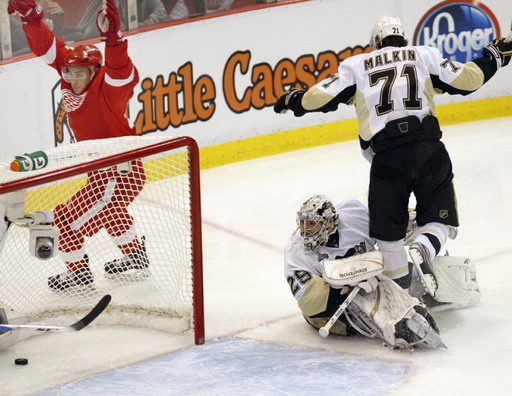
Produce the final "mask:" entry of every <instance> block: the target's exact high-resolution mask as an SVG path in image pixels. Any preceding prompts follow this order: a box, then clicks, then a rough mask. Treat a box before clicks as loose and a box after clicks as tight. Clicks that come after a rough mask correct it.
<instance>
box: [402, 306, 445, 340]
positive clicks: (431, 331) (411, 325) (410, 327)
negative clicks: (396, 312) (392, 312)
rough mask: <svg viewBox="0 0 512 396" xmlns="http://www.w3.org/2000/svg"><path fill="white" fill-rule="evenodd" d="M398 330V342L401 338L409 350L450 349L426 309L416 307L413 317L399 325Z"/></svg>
mask: <svg viewBox="0 0 512 396" xmlns="http://www.w3.org/2000/svg"><path fill="white" fill-rule="evenodd" d="M416 311H419V312H416ZM428 319H430V320H428ZM400 325H401V326H400ZM396 328H397V334H396V337H397V341H398V340H399V339H400V338H401V339H403V340H404V346H405V347H407V348H410V347H414V346H417V347H419V348H429V349H448V348H447V347H446V345H445V344H444V342H443V341H442V340H441V336H440V335H439V330H438V328H437V324H436V323H435V321H434V319H433V318H432V317H431V316H430V314H429V313H428V312H427V311H426V309H424V308H422V307H419V306H416V307H415V311H413V314H412V316H411V317H410V318H408V319H404V320H403V321H402V323H398V324H397V325H396ZM397 344H399V342H397Z"/></svg>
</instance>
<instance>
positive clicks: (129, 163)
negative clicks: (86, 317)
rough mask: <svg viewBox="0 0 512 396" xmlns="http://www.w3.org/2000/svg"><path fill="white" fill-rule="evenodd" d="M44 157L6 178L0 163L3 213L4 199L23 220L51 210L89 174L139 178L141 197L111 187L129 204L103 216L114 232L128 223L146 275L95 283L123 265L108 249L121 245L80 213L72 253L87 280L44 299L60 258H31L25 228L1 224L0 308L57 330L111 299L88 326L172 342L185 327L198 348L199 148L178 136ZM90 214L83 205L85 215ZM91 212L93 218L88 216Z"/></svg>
mask: <svg viewBox="0 0 512 396" xmlns="http://www.w3.org/2000/svg"><path fill="white" fill-rule="evenodd" d="M46 154H47V155H48V166H47V167H46V168H44V169H39V170H36V171H31V172H12V171H11V170H10V169H9V163H7V162H5V163H0V200H1V201H2V202H3V203H4V204H6V205H9V204H8V202H9V197H11V196H13V195H17V196H18V197H19V195H20V193H22V194H21V196H22V197H24V198H23V202H24V213H25V214H30V213H35V212H36V211H43V210H46V211H48V210H49V211H54V210H55V207H56V206H57V205H65V204H66V203H67V202H69V200H70V199H71V197H73V196H74V194H76V193H77V191H79V190H80V189H83V187H84V186H87V185H89V186H90V185H91V184H92V183H93V178H94V176H93V175H100V176H101V175H106V176H104V177H108V175H110V176H111V175H112V172H114V174H115V172H118V173H119V174H121V173H123V174H125V175H126V174H128V175H129V174H132V175H133V179H134V180H137V179H138V180H139V181H140V180H141V179H145V182H144V181H143V182H144V184H143V187H142V190H141V191H140V192H135V193H133V190H137V187H133V189H130V185H129V183H125V184H124V185H122V184H118V185H119V188H118V189H117V187H116V190H115V191H117V193H118V194H120V195H121V197H120V199H124V198H126V197H128V198H126V199H128V200H130V201H131V200H133V202H131V203H130V204H129V205H128V206H127V207H126V210H127V212H128V214H126V215H123V216H120V215H118V214H116V213H114V216H110V217H111V218H112V217H115V219H114V221H116V222H117V224H122V223H123V221H128V222H130V220H126V218H129V219H131V221H133V223H131V222H130V223H129V225H131V224H133V225H134V227H132V228H134V229H135V232H136V236H137V238H138V240H139V241H142V240H144V243H145V247H146V252H147V256H148V259H149V268H148V271H149V272H148V273H145V274H144V276H140V274H139V276H136V275H135V274H132V275H127V274H122V275H118V276H113V277H112V276H111V277H107V276H105V275H106V274H105V271H104V264H105V263H107V262H109V261H112V260H114V259H116V258H120V257H123V255H122V253H121V251H120V249H119V247H118V245H121V244H122V243H126V241H124V242H123V241H122V235H121V236H119V235H114V237H113V236H111V235H109V232H108V230H107V229H106V227H105V228H102V229H101V227H99V228H100V229H99V231H98V227H97V226H96V228H95V226H94V224H93V225H91V224H92V223H94V221H95V220H94V218H92V217H87V216H86V215H83V211H82V212H79V213H81V215H82V216H81V217H82V218H85V220H86V222H85V223H83V222H82V225H81V226H80V227H82V228H80V230H81V231H80V232H83V234H85V236H86V237H85V242H83V246H82V249H83V251H84V252H85V253H86V254H87V256H88V259H89V266H90V268H91V270H92V273H93V275H94V282H93V284H92V285H88V286H86V287H77V288H69V289H67V290H65V291H62V292H55V291H52V290H50V289H49V287H48V277H49V276H52V275H56V274H58V273H61V272H63V271H65V270H66V264H65V262H64V260H63V258H62V257H61V256H62V254H60V255H59V254H58V253H57V254H56V256H55V257H52V258H50V259H47V260H41V259H37V258H35V257H34V256H33V254H31V253H30V252H29V250H30V249H29V240H30V230H29V228H30V227H27V226H20V225H17V224H11V226H10V227H9V230H8V232H7V234H6V236H5V238H4V241H3V242H4V246H3V249H2V250H1V251H0V301H2V303H4V304H7V305H8V306H10V307H12V308H13V309H14V310H15V311H16V312H18V313H20V314H21V315H23V317H24V318H26V319H27V321H28V322H37V321H41V320H45V323H49V322H48V321H49V320H50V321H52V320H53V323H50V324H56V325H61V324H67V323H69V320H70V316H71V317H73V316H75V317H77V316H79V315H83V313H84V312H86V311H87V310H90V308H91V307H92V306H93V305H94V304H95V302H97V300H98V297H99V296H101V295H103V294H111V295H112V302H111V304H110V306H109V307H108V308H107V310H106V311H105V312H104V313H103V314H102V315H101V316H100V317H99V318H98V319H97V320H96V321H95V323H99V324H101V323H103V324H124V325H134V326H141V327H148V328H155V329H159V330H164V331H170V332H176V333H179V334H187V333H190V330H191V329H193V332H194V342H195V344H203V343H204V337H205V335H204V308H203V280H202V278H203V276H202V240H201V202H200V181H199V149H198V146H197V143H196V142H195V140H194V139H192V138H190V137H186V136H184V137H174V138H169V137H167V138H162V137H158V136H151V135H146V136H133V137H121V138H112V139H100V140H90V141H84V142H79V143H76V144H73V145H68V146H62V147H57V148H55V149H50V150H48V151H46ZM141 164H142V165H143V166H140V165H141ZM109 171H110V172H111V173H110V174H109V173H108V172H109ZM102 172H104V173H102ZM99 179H100V182H101V177H100V178H99ZM123 194H126V197H124V196H123ZM92 195H94V194H92ZM134 195H136V196H135V198H134V199H133V196H134ZM89 197H90V196H89V195H83V196H81V199H82V201H84V202H85V199H87V198H89ZM95 199H96V200H97V197H96V198H95ZM82 201H79V202H82ZM91 206H94V205H93V204H92V203H91V204H89V205H87V204H84V207H87V208H89V209H91ZM75 209H76V208H75ZM92 209H93V210H92V213H93V215H94V213H98V212H94V207H93V208H92ZM90 211H91V210H89V212H90ZM84 216H85V217H84ZM75 220H76V219H75ZM53 224H54V225H55V220H54V223H53ZM125 228H128V227H125ZM113 229H115V227H114V228H113ZM91 230H92V231H91ZM111 233H112V231H111ZM66 235H67V234H66ZM116 236H117V239H116V238H115V237H116ZM59 238H60V239H61V240H60V241H59V243H60V245H62V243H64V242H65V243H67V244H68V246H69V244H70V242H68V241H65V240H62V232H61V235H60V236H59ZM0 246H1V244H0Z"/></svg>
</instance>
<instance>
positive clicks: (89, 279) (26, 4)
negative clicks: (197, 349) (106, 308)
mask: <svg viewBox="0 0 512 396" xmlns="http://www.w3.org/2000/svg"><path fill="white" fill-rule="evenodd" d="M8 12H9V14H13V13H18V14H20V15H21V20H22V22H23V29H24V31H25V34H26V36H27V41H28V43H29V46H30V49H31V50H32V52H33V53H34V54H35V55H37V56H39V57H40V59H41V60H43V61H44V62H45V63H47V64H48V65H49V66H51V67H53V68H54V69H55V70H57V72H58V73H59V74H60V76H61V77H62V82H61V90H62V98H63V101H64V105H65V108H66V111H67V113H68V120H69V124H70V126H71V128H72V130H73V132H74V135H75V139H76V140H77V141H81V140H89V139H101V138H111V137H120V136H128V135H135V128H134V126H133V125H132V124H131V123H130V122H129V120H128V119H127V118H126V116H125V114H126V109H127V105H128V101H129V100H130V98H131V97H132V95H133V88H134V87H135V85H136V84H137V83H138V81H139V75H138V72H137V69H136V68H135V67H134V65H133V63H132V61H131V60H130V58H129V56H128V50H127V45H128V44H127V42H126V41H125V39H124V38H123V35H122V33H121V31H120V26H121V22H120V18H119V12H118V10H117V7H116V4H115V1H114V0H106V2H105V7H104V9H103V10H102V11H100V12H99V13H98V17H97V26H98V30H99V32H100V35H101V38H102V40H103V41H104V42H105V65H104V66H102V54H101V52H100V51H99V50H98V48H96V47H95V46H93V45H77V46H76V47H71V46H68V45H66V43H65V42H63V41H62V40H60V39H59V38H58V37H56V36H55V35H54V34H53V33H52V32H51V31H50V30H49V29H48V28H47V27H46V25H44V23H42V22H41V19H42V18H43V10H42V8H41V7H40V6H39V5H38V4H37V3H36V2H35V1H34V0H9V5H8ZM145 180H146V176H145V173H144V168H143V165H142V163H141V161H132V162H131V163H130V164H125V167H124V168H123V170H121V169H118V167H112V168H109V169H103V170H99V171H95V172H90V173H89V174H88V182H87V184H86V185H85V186H84V187H83V188H81V189H80V190H79V191H78V192H77V193H76V194H75V195H74V196H73V197H72V198H71V199H70V200H69V201H68V202H67V203H65V204H60V205H58V206H57V207H56V208H55V210H54V225H56V226H57V227H58V228H59V230H60V236H59V255H60V256H61V257H62V258H63V260H64V261H65V263H66V265H67V271H66V272H64V273H62V274H58V275H55V276H51V277H49V278H48V285H49V287H50V288H51V289H53V290H65V289H68V288H74V287H81V286H85V285H89V284H91V283H93V282H94V277H93V274H92V272H91V270H90V268H89V258H88V257H87V254H86V253H85V250H84V240H85V237H89V236H92V235H94V234H96V233H97V232H98V231H100V230H101V229H105V230H106V231H107V232H108V234H109V235H110V236H111V238H112V240H113V242H114V243H115V244H116V245H117V246H118V248H119V249H120V251H121V253H122V254H123V257H122V258H119V259H116V260H113V261H110V262H108V263H106V264H105V272H106V276H108V277H116V276H120V275H123V276H124V275H128V274H131V275H135V274H136V275H137V278H138V277H140V275H142V276H148V275H149V270H148V269H147V268H148V266H149V261H148V257H147V254H146V248H145V245H144V238H141V240H139V238H138V237H137V234H136V231H135V227H134V219H133V217H132V216H131V215H130V214H129V213H128V210H127V206H128V205H129V204H130V203H131V202H132V201H133V200H134V198H135V197H136V196H137V195H138V194H139V193H140V191H141V190H142V188H143V186H144V183H145ZM134 273H135V274H134Z"/></svg>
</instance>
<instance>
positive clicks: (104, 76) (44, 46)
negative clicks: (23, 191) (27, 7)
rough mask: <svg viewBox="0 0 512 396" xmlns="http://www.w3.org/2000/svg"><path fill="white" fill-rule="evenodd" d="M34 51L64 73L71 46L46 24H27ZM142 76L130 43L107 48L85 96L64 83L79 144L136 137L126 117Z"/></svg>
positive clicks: (70, 123)
mask: <svg viewBox="0 0 512 396" xmlns="http://www.w3.org/2000/svg"><path fill="white" fill-rule="evenodd" d="M24 29H25V32H26V34H27V38H28V41H29V45H30V48H31V50H32V52H34V54H35V55H37V56H39V57H40V58H41V59H42V60H43V61H44V62H45V63H46V64H48V65H50V66H51V67H53V68H55V69H56V70H57V71H58V72H59V74H61V69H62V65H63V62H64V59H65V57H66V54H67V51H69V50H70V49H69V47H68V46H67V45H66V43H64V42H63V41H62V40H60V39H59V38H58V37H55V35H54V34H53V33H52V32H51V31H50V30H49V29H48V28H47V27H46V25H44V24H43V23H30V24H26V25H24ZM138 82H139V74H138V71H137V69H136V68H135V66H134V65H133V63H132V61H131V59H130V57H129V56H128V42H127V41H124V42H123V43H121V44H119V45H117V46H115V47H106V49H105V65H104V66H102V67H101V69H100V70H99V71H98V72H97V73H96V75H95V76H94V78H93V80H92V81H91V83H90V84H89V86H88V87H87V88H86V90H85V91H84V92H83V93H81V94H75V93H74V92H73V90H72V89H71V85H70V84H69V83H67V82H66V81H64V80H61V91H62V100H63V102H64V107H65V109H66V111H67V113H68V121H69V125H70V127H71V129H72V131H73V133H74V135H75V139H76V140H77V141H82V140H90V139H103V138H111V137H120V136H129V135H135V127H134V125H133V124H132V123H131V122H130V120H129V119H128V118H127V116H126V112H127V109H128V102H129V100H130V99H131V97H132V96H133V90H134V87H135V86H136V85H137V83H138Z"/></svg>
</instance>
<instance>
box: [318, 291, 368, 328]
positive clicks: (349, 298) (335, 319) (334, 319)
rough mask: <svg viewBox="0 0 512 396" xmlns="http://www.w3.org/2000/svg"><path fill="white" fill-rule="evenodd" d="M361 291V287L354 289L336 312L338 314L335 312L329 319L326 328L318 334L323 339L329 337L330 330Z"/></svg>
mask: <svg viewBox="0 0 512 396" xmlns="http://www.w3.org/2000/svg"><path fill="white" fill-rule="evenodd" d="M359 290H361V288H360V287H359V286H356V287H354V288H353V289H352V291H351V292H350V294H349V295H348V296H347V298H346V299H345V301H343V303H342V304H341V305H340V306H339V308H338V309H337V310H336V312H334V315H332V318H331V319H329V321H328V322H327V323H326V324H325V326H324V327H321V328H320V329H319V330H318V333H319V334H320V335H321V336H322V337H327V336H328V335H329V329H330V328H331V327H332V325H333V324H334V323H335V322H336V321H337V320H338V319H339V317H340V316H341V314H342V313H343V311H345V309H346V308H347V307H348V304H350V303H351V302H352V300H353V299H354V297H355V296H356V294H357V293H359Z"/></svg>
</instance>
